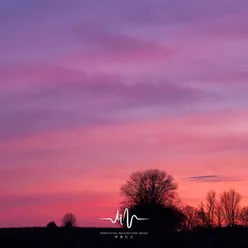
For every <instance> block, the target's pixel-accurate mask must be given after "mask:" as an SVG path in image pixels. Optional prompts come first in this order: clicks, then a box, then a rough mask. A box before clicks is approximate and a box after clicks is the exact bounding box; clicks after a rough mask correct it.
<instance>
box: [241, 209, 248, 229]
mask: <svg viewBox="0 0 248 248" xmlns="http://www.w3.org/2000/svg"><path fill="white" fill-rule="evenodd" d="M240 222H241V224H242V225H243V226H245V227H248V207H247V206H246V207H243V208H242V209H241V211H240Z"/></svg>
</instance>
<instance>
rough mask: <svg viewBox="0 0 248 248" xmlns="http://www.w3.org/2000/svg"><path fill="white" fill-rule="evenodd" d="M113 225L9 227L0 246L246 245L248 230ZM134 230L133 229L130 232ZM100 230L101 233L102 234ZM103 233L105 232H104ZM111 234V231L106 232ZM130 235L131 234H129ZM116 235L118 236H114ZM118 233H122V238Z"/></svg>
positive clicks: (0, 237) (1, 233)
mask: <svg viewBox="0 0 248 248" xmlns="http://www.w3.org/2000/svg"><path fill="white" fill-rule="evenodd" d="M123 232H131V231H130V230H129V229H126V230H124V229H114V228H71V229H70V228H69V229H66V228H55V229H49V228H10V229H0V247H1V248H5V247H15V248H19V247H23V248H25V247H32V248H41V247H44V248H50V247H56V248H57V247H58V248H59V247H61V248H63V247H71V248H73V247H80V248H83V247H89V248H92V247H110V248H111V247H126V248H131V247H144V248H145V247H152V248H155V247H190V248H195V247H200V248H205V247H208V248H212V247H213V248H215V247H216V248H217V247H218V248H221V247H223V248H225V247H247V248H248V229H246V228H243V229H219V230H200V231H195V232H180V233H179V232H178V233H176V232H175V233H164V234H163V235H157V236H153V235H150V234H149V233H148V234H146V233H144V232H143V234H139V232H137V234H135V233H134V234H127V235H126V236H125V234H123ZM132 232H134V231H132ZM101 233H102V234H101ZM103 233H104V234H103ZM107 233H113V234H107ZM115 233H117V234H115ZM131 235H133V237H131ZM117 236H118V237H117ZM121 236H123V237H122V238H121Z"/></svg>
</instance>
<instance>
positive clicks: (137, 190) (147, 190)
mask: <svg viewBox="0 0 248 248" xmlns="http://www.w3.org/2000/svg"><path fill="white" fill-rule="evenodd" d="M176 190H177V184H176V183H175V182H174V179H173V177H172V176H171V175H167V174H166V172H164V171H160V170H157V169H150V170H146V171H137V172H134V173H132V174H131V175H130V177H129V178H128V180H127V182H126V184H124V185H122V186H121V188H120V191H121V195H122V196H123V197H124V201H123V202H122V205H123V207H134V206H143V205H149V204H153V205H154V204H157V205H159V206H171V205H173V203H174V200H175V197H176Z"/></svg>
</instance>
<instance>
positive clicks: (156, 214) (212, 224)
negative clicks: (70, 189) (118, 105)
mask: <svg viewBox="0 0 248 248" xmlns="http://www.w3.org/2000/svg"><path fill="white" fill-rule="evenodd" d="M177 190H178V185H177V183H176V182H175V181H174V178H173V177H172V176H171V175H169V174H167V173H166V172H165V171H161V170H158V169H148V170H145V171H137V172H133V173H132V174H131V175H130V176H129V178H128V179H127V181H126V183H125V184H123V185H122V186H121V187H120V193H121V196H122V197H123V201H122V202H121V204H120V208H121V210H122V211H123V212H124V209H125V208H128V209H129V213H130V215H131V216H132V215H136V216H138V217H140V218H148V219H149V220H147V221H137V220H134V222H133V224H132V229H143V230H149V231H150V232H151V233H157V234H160V233H161V232H164V231H193V230H197V229H211V228H212V229H213V228H223V227H231V228H234V227H239V226H243V227H248V206H245V207H242V206H241V195H240V193H238V192H237V191H236V190H234V189H230V190H229V191H223V192H222V193H221V194H219V195H217V193H216V192H215V191H214V190H209V191H208V192H207V194H206V197H205V200H204V201H202V202H201V203H200V204H199V205H198V206H197V207H193V206H190V205H185V204H183V203H182V201H181V200H180V198H179V196H178V193H177ZM123 219H124V225H123V227H124V228H126V227H127V221H128V220H127V218H126V216H124V218H123ZM62 226H63V227H67V228H70V227H76V217H75V216H74V215H73V214H72V213H67V214H65V215H64V217H63V218H62ZM47 227H50V228H52V227H56V223H55V222H50V223H49V224H48V225H47Z"/></svg>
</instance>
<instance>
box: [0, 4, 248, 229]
mask: <svg viewBox="0 0 248 248" xmlns="http://www.w3.org/2000/svg"><path fill="white" fill-rule="evenodd" d="M247 23H248V1H247V0H187V1H186V0H125V1H124V0H21V1H20V0H1V1H0V37H1V38H0V227H6V226H7V227H8V226H34V225H36V226H44V225H46V224H47V223H48V222H49V221H52V220H54V221H56V223H57V224H58V225H60V224H61V221H60V220H61V218H62V216H63V215H64V214H65V213H66V212H72V213H74V214H75V215H76V217H77V220H78V224H79V225H81V226H106V225H109V223H107V222H106V221H103V220H99V219H98V218H100V217H115V214H116V210H117V209H118V208H119V202H120V200H121V198H120V195H119V187H120V186H121V185H122V184H123V183H125V181H126V179H127V178H128V176H129V175H130V173H132V172H134V171H137V170H144V169H148V168H158V169H161V170H164V171H166V172H168V173H169V174H171V175H173V176H174V178H175V180H176V182H177V183H178V185H179V189H178V192H179V196H180V198H181V199H182V201H183V202H184V203H186V204H191V205H197V204H198V203H200V201H201V200H204V197H205V194H206V192H207V191H208V190H209V189H216V191H217V193H218V194H219V193H220V192H221V191H223V190H229V189H230V188H235V189H236V190H237V191H239V192H240V193H241V195H242V197H243V198H242V204H248V152H247V151H248V97H247V96H248V26H247Z"/></svg>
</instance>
